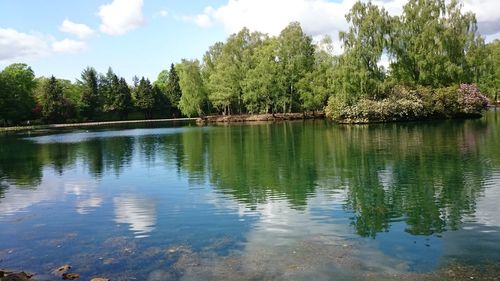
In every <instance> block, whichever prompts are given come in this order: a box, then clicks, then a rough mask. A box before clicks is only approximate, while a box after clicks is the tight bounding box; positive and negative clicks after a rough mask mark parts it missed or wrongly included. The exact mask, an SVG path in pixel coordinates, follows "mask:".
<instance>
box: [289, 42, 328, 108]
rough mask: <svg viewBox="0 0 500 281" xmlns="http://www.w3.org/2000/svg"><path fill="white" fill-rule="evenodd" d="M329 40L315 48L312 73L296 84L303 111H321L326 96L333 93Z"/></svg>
mask: <svg viewBox="0 0 500 281" xmlns="http://www.w3.org/2000/svg"><path fill="white" fill-rule="evenodd" d="M331 50H332V47H331V39H330V38H329V37H326V38H325V39H324V40H323V41H322V43H321V45H318V46H317V47H316V52H315V54H314V66H313V71H312V72H308V73H306V75H305V76H304V78H302V79H301V80H300V81H299V82H298V83H297V90H298V92H299V98H300V101H301V104H302V108H303V110H306V111H308V110H310V111H313V112H314V111H317V110H322V109H323V107H324V106H325V105H326V101H327V99H328V96H329V95H330V94H331V93H332V92H333V89H332V88H333V79H332V77H333V71H334V68H333V63H334V62H333V57H332V55H331Z"/></svg>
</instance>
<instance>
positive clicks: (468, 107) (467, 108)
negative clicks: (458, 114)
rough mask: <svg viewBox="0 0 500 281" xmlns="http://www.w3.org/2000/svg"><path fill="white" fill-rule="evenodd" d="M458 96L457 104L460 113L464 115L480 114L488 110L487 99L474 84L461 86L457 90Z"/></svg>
mask: <svg viewBox="0 0 500 281" xmlns="http://www.w3.org/2000/svg"><path fill="white" fill-rule="evenodd" d="M458 92H459V94H460V97H459V102H460V105H461V109H462V112H463V113H465V114H481V112H482V111H483V110H485V109H486V108H488V104H489V101H488V98H486V97H485V96H484V95H483V94H482V93H481V92H480V91H479V89H478V88H477V86H476V85H474V84H472V85H471V84H461V85H460V88H459V89H458Z"/></svg>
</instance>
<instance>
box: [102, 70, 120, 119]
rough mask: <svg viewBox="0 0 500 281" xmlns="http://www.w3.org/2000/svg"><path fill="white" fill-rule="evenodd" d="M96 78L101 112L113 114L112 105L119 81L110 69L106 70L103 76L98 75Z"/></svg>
mask: <svg viewBox="0 0 500 281" xmlns="http://www.w3.org/2000/svg"><path fill="white" fill-rule="evenodd" d="M98 76H99V78H98V83H99V86H98V88H99V97H100V99H101V101H100V104H101V105H102V111H103V112H114V111H115V109H114V103H115V98H116V94H117V90H118V89H117V87H118V81H119V79H118V77H117V76H116V74H115V73H114V72H113V69H112V68H111V67H109V68H108V71H107V72H106V74H105V75H103V74H100V75H98Z"/></svg>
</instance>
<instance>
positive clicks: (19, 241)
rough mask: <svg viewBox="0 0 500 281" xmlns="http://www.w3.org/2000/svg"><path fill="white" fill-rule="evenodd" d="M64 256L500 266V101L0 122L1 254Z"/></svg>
mask: <svg viewBox="0 0 500 281" xmlns="http://www.w3.org/2000/svg"><path fill="white" fill-rule="evenodd" d="M63 264H70V265H71V266H72V270H73V271H74V272H77V273H79V274H80V275H81V280H89V279H90V278H92V277H96V276H102V277H107V278H110V279H112V280H150V281H153V280H269V279H272V280H388V279H396V280H413V279H414V280H427V279H432V278H436V279H437V280H442V279H446V278H448V279H450V280H453V279H454V278H453V276H455V275H453V274H455V273H456V274H461V275H463V274H462V273H461V272H460V270H459V269H460V268H462V269H463V268H467V270H466V273H464V274H466V275H467V274H470V275H471V276H470V277H473V275H474V274H479V275H477V276H476V279H480V278H481V274H489V275H488V276H500V266H499V265H500V111H490V112H488V113H487V114H486V115H485V116H484V117H483V118H481V119H476V120H453V121H436V122H428V123H418V122H415V123H396V124H373V125H357V126H341V125H336V124H333V123H330V122H328V121H323V120H307V121H294V122H281V123H280V122H278V123H259V124H234V125H224V126H205V127H199V126H196V125H194V124H190V123H183V124H177V125H176V126H172V125H168V124H155V125H154V126H153V127H151V126H150V127H142V128H138V127H120V128H112V127H108V128H100V129H95V130H87V129H84V130H65V131H61V130H54V131H45V132H32V133H29V134H17V135H3V136H0V268H10V269H15V270H26V271H30V272H33V273H35V274H36V276H35V277H38V278H39V279H40V280H45V279H47V280H59V279H58V278H57V277H54V276H53V275H51V273H50V272H51V271H52V270H53V269H55V268H57V267H59V266H61V265H63ZM457 268H458V269H457ZM484 268H488V271H485V270H484ZM454 272H455V273H454ZM485 272H486V273H485ZM460 277H464V276H460ZM465 277H466V278H469V276H468V275H467V276H465Z"/></svg>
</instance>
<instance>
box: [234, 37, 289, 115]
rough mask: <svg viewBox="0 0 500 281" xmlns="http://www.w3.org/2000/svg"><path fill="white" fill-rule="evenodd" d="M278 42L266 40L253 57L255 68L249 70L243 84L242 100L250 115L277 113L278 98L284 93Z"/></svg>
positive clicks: (273, 39) (272, 39)
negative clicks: (279, 80)
mask: <svg viewBox="0 0 500 281" xmlns="http://www.w3.org/2000/svg"><path fill="white" fill-rule="evenodd" d="M277 44H278V42H277V40H276V39H275V38H271V39H268V40H265V41H264V42H263V43H262V45H261V46H259V48H257V49H256V50H255V51H254V53H253V55H252V56H253V57H252V59H251V60H252V61H253V63H254V65H255V66H254V68H252V69H249V70H248V72H247V73H246V76H245V79H244V80H243V82H242V87H243V95H242V99H243V102H244V104H245V105H246V109H247V111H248V112H249V113H269V112H272V113H274V112H277V111H278V110H279V109H278V107H279V108H282V107H280V106H279V105H278V102H277V101H278V97H279V96H280V95H281V93H283V92H284V91H283V89H282V87H281V84H280V83H279V82H278V77H279V75H280V69H279V65H278V62H277V61H276V58H277V53H276V49H277Z"/></svg>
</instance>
